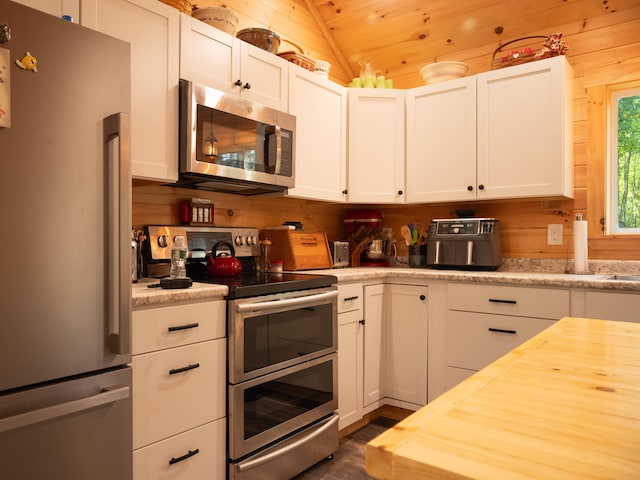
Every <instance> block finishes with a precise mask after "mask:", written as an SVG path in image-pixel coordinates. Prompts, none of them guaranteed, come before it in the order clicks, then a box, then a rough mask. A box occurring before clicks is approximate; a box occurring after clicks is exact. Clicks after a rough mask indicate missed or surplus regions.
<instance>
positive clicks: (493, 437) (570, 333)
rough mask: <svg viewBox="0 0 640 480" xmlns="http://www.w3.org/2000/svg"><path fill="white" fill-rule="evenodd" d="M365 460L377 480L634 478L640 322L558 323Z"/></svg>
mask: <svg viewBox="0 0 640 480" xmlns="http://www.w3.org/2000/svg"><path fill="white" fill-rule="evenodd" d="M639 315H640V312H639ZM366 461H367V472H368V473H369V475H371V476H373V477H375V478H380V479H402V480H411V479H421V480H422V479H435V478H437V479H456V480H458V479H486V480H498V479H505V480H506V479H508V480H518V479H545V480H548V479H562V480H569V479H576V480H585V479H595V478H599V479H615V480H621V479H640V323H627V322H612V321H606V320H589V319H584V318H563V319H562V320H559V321H558V322H557V323H555V324H554V325H553V326H551V327H549V328H548V329H547V330H545V331H543V332H542V333H540V334H539V335H537V336H535V337H533V338H532V339H530V340H529V341H527V342H525V343H524V344H522V345H521V346H520V347H518V348H516V349H514V350H513V351H511V352H510V353H509V354H507V355H505V356H504V357H502V358H500V359H499V360H497V361H495V362H494V363H492V364H491V365H489V366H488V367H486V368H485V369H483V370H481V371H480V372H478V373H476V374H475V375H473V376H472V377H470V378H468V379H467V380H465V381H464V382H462V383H461V384H459V385H458V386H456V387H455V388H453V389H452V390H449V391H448V392H446V393H445V394H443V395H442V396H440V397H439V398H437V399H436V400H435V401H433V402H431V403H430V404H429V405H427V406H425V407H423V408H422V409H420V410H418V411H417V412H415V413H414V414H413V415H411V416H409V417H407V418H406V419H405V420H403V421H402V422H400V423H398V424H397V425H396V426H395V427H393V428H391V429H390V430H388V431H386V432H384V433H383V434H381V435H380V436H378V437H377V438H375V439H374V440H372V441H371V442H370V443H369V444H368V445H367V456H366Z"/></svg>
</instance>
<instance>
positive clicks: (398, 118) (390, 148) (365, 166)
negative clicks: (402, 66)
mask: <svg viewBox="0 0 640 480" xmlns="http://www.w3.org/2000/svg"><path fill="white" fill-rule="evenodd" d="M404 96H405V92H404V90H385V89H380V90H378V89H372V88H362V89H357V88H354V89H349V92H348V127H347V132H348V136H349V142H348V143H349V145H348V154H347V155H348V168H347V184H348V201H349V202H350V203H404V198H405V192H404V190H405V187H404V163H405V159H404V152H405V148H404V143H405V142H404V137H405V128H404V115H405V108H404Z"/></svg>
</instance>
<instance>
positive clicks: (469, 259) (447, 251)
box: [427, 218, 502, 270]
mask: <svg viewBox="0 0 640 480" xmlns="http://www.w3.org/2000/svg"><path fill="white" fill-rule="evenodd" d="M501 251H502V244H501V240H500V222H499V221H498V220H496V219H495V218H455V219H435V220H432V221H431V225H430V226H429V238H428V240H427V266H428V267H431V268H443V269H445V268H449V269H456V270H495V269H497V268H498V267H499V266H500V265H501V264H502V253H501Z"/></svg>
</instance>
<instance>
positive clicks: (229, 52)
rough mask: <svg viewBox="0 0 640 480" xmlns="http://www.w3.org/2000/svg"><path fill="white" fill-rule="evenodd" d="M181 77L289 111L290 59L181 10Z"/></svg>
mask: <svg viewBox="0 0 640 480" xmlns="http://www.w3.org/2000/svg"><path fill="white" fill-rule="evenodd" d="M180 17H181V20H180V23H181V26H180V28H181V32H180V78H184V79H185V80H191V81H194V82H197V83H201V84H203V85H206V86H208V87H212V88H215V89H218V90H221V91H223V92H228V93H234V94H236V95H240V96H242V97H243V98H247V99H249V100H252V101H255V102H258V103H261V104H262V105H266V106H268V107H271V108H275V109H277V110H282V111H287V107H288V89H289V62H287V61H286V60H284V59H282V58H280V57H278V56H277V55H274V54H273V53H269V52H267V51H266V50H263V49H261V48H258V47H255V46H253V45H250V44H248V43H246V42H243V41H241V40H239V39H237V38H235V37H233V36H231V35H229V34H227V33H225V32H223V31H221V30H219V29H217V28H215V27H212V26H210V25H207V24H206V23H204V22H202V21H200V20H198V19H196V18H193V17H190V16H189V15H185V14H180Z"/></svg>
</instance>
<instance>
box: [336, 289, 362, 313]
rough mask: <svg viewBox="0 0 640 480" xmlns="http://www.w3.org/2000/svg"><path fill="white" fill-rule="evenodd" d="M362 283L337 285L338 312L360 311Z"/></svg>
mask: <svg viewBox="0 0 640 480" xmlns="http://www.w3.org/2000/svg"><path fill="white" fill-rule="evenodd" d="M362 295H363V290H362V284H361V283H348V284H346V285H338V313H345V312H353V311H360V312H362Z"/></svg>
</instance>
